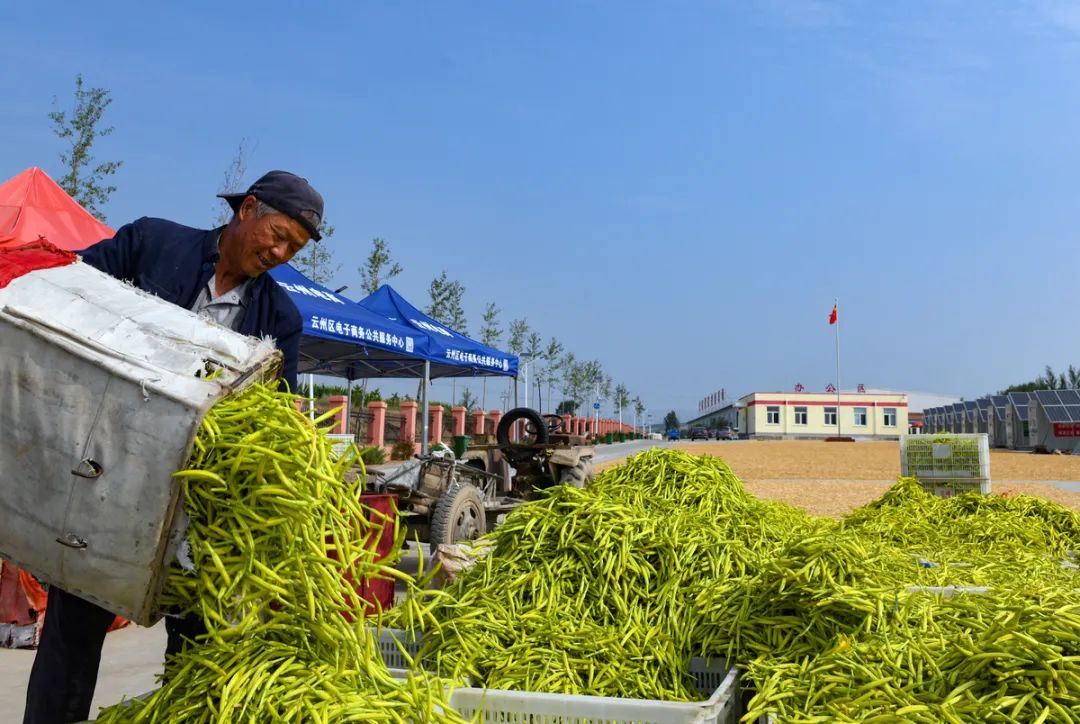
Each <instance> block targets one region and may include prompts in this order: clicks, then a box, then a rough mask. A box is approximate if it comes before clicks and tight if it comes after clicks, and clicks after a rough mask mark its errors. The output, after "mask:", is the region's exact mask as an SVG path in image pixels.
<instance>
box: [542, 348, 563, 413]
mask: <svg viewBox="0 0 1080 724" xmlns="http://www.w3.org/2000/svg"><path fill="white" fill-rule="evenodd" d="M562 353H563V346H562V343H561V342H559V340H557V339H555V338H554V337H552V338H551V339H550V340H548V344H547V348H545V349H544V354H543V358H544V381H545V382H546V383H547V399H548V400H549V403H548V405H549V407H550V404H551V403H550V400H551V383H552V382H554V381H555V380H557V379H558V377H559V367H560V366H561V364H562ZM541 412H542V410H541ZM556 414H558V413H556Z"/></svg>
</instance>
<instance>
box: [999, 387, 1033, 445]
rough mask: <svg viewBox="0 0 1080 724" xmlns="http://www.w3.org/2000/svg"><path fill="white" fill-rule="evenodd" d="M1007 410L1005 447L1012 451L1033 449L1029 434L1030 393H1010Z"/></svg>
mask: <svg viewBox="0 0 1080 724" xmlns="http://www.w3.org/2000/svg"><path fill="white" fill-rule="evenodd" d="M1007 397H1008V398H1009V404H1008V406H1007V407H1006V408H1005V430H1006V433H1005V435H1006V439H1005V446H1006V447H1008V448H1009V449H1010V450H1015V449H1017V448H1026V447H1031V440H1030V437H1029V433H1028V400H1029V399H1031V393H1030V392H1010V393H1009V394H1008V395H1007Z"/></svg>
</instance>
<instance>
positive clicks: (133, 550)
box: [0, 262, 281, 625]
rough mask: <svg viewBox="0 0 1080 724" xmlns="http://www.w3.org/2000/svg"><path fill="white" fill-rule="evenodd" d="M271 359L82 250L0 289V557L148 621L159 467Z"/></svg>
mask: <svg viewBox="0 0 1080 724" xmlns="http://www.w3.org/2000/svg"><path fill="white" fill-rule="evenodd" d="M280 359H281V357H280V353H279V352H278V351H277V350H276V349H275V347H274V344H273V341H272V340H260V339H255V338H253V337H245V336H243V335H240V334H237V333H235V332H233V331H232V330H230V329H227V328H225V327H222V326H220V325H218V324H215V323H213V322H210V321H207V320H205V319H202V318H200V317H198V316H196V315H194V314H192V313H191V312H189V311H188V310H186V309H182V308H180V307H178V306H176V305H174V304H171V303H168V302H165V301H162V300H161V299H158V298H157V297H154V296H152V295H149V294H146V293H144V292H142V291H140V290H138V289H135V288H134V287H132V286H130V285H128V284H125V283H123V282H120V281H118V280H117V279H114V278H113V277H111V276H108V275H106V274H103V273H101V272H100V271H98V270H97V269H94V268H93V267H91V266H89V265H87V264H84V263H82V262H77V263H75V264H71V265H69V266H63V267H57V268H54V269H44V270H39V271H35V272H31V273H29V274H26V275H24V276H22V277H19V278H17V279H15V280H14V281H12V282H11V283H10V284H9V285H8V286H7V287H6V288H4V289H0V557H4V558H8V559H10V560H12V561H14V562H15V563H17V564H18V565H20V566H22V567H24V568H26V569H27V570H29V571H31V572H32V573H34V574H35V575H36V576H38V577H40V578H42V579H44V580H45V581H47V582H49V583H51V584H54V585H57V586H59V587H61V588H63V589H65V590H67V591H70V592H71V593H74V594H76V595H79V596H82V597H84V598H86V599H88V600H91V601H94V602H96V603H99V604H101V605H102V606H104V607H106V608H107V609H109V610H111V611H114V612H116V613H119V614H121V615H123V616H125V617H127V618H129V619H132V620H133V621H135V622H136V623H139V624H143V625H148V624H151V623H153V622H154V621H155V620H156V619H157V618H158V617H159V616H160V614H159V613H158V612H157V611H156V602H157V599H158V596H159V595H160V591H161V586H162V583H163V578H164V575H163V574H164V572H165V568H166V564H167V562H168V560H169V555H171V553H172V551H173V549H174V547H175V544H176V541H177V539H178V537H179V536H180V535H181V534H182V532H183V531H181V530H179V526H177V525H176V524H175V520H176V518H177V517H178V516H177V512H178V504H179V484H178V483H177V482H176V481H175V479H173V478H172V473H174V472H175V471H177V470H179V469H181V468H183V467H184V465H185V463H186V461H187V459H188V457H189V455H190V453H191V448H192V445H193V441H194V436H195V433H196V431H197V430H198V426H199V424H200V422H201V421H202V418H203V416H204V415H205V414H206V412H207V411H208V410H209V409H210V408H211V407H212V406H213V405H214V403H215V402H217V401H218V400H219V399H221V398H222V397H224V396H226V395H228V394H229V393H231V392H232V391H234V390H237V389H239V388H242V387H243V386H245V385H247V384H249V383H250V382H252V381H255V380H261V379H266V378H270V377H272V376H274V375H276V374H277V371H278V369H279V368H280ZM214 368H220V369H222V373H221V374H220V375H219V376H217V377H216V378H214V379H212V380H207V379H205V376H206V374H207V371H208V370H209V369H214Z"/></svg>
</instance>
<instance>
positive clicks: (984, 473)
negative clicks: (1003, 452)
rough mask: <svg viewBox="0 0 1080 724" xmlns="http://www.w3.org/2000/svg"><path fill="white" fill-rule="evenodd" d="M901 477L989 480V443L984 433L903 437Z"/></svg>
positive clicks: (901, 445) (901, 442)
mask: <svg viewBox="0 0 1080 724" xmlns="http://www.w3.org/2000/svg"><path fill="white" fill-rule="evenodd" d="M900 474H901V475H904V476H912V477H916V478H919V479H920V480H923V479H924V478H947V479H957V478H978V479H986V480H989V479H990V444H989V440H988V438H987V435H986V433H985V432H979V433H971V434H968V433H965V434H955V435H945V434H941V435H901V436H900Z"/></svg>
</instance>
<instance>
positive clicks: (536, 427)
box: [495, 407, 548, 448]
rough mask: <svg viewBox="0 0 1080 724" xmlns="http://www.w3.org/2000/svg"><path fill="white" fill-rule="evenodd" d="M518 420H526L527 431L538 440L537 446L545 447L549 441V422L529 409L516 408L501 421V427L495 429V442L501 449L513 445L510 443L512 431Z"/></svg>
mask: <svg viewBox="0 0 1080 724" xmlns="http://www.w3.org/2000/svg"><path fill="white" fill-rule="evenodd" d="M518 420H525V429H526V430H527V431H528V433H529V434H530V435H532V436H534V437H535V438H536V440H535V442H536V444H537V445H543V444H545V443H546V442H547V441H548V428H547V421H546V420H544V418H542V417H541V416H540V413H539V412H537V411H536V410H533V409H532V408H529V407H515V408H514V409H513V410H510V412H508V413H506V414H505V415H503V418H502V419H501V420H499V426H498V427H497V428H496V429H495V440H496V441H497V442H498V443H499V447H501V448H506V447H508V446H510V445H513V443H512V442H511V441H510V430H511V429H513V427H514V423H516V422H517V421H518Z"/></svg>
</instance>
